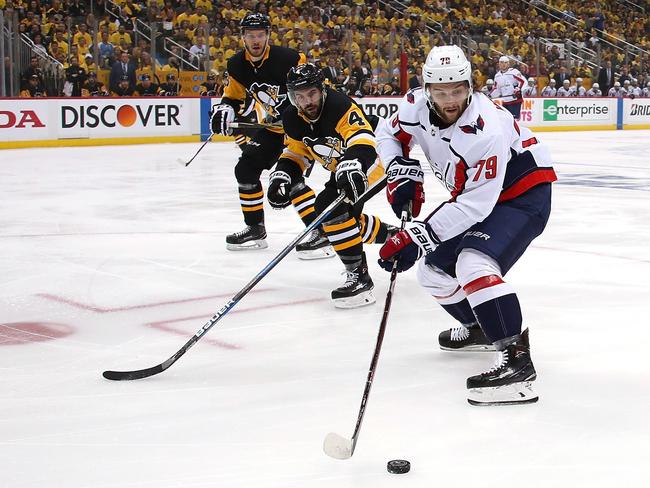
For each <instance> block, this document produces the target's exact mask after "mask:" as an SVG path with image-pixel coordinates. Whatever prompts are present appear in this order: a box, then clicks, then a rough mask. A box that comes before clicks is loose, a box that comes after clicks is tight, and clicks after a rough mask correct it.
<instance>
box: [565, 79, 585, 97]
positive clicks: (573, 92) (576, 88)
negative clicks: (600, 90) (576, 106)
mask: <svg viewBox="0 0 650 488" xmlns="http://www.w3.org/2000/svg"><path fill="white" fill-rule="evenodd" d="M586 94H587V89H586V88H585V87H584V86H582V78H576V84H575V85H573V86H572V87H571V88H569V96H570V97H584V96H585V95H586Z"/></svg>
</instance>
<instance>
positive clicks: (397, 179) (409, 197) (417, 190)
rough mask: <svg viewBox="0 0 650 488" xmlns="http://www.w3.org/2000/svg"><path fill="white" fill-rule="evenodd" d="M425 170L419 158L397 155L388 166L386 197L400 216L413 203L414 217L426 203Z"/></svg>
mask: <svg viewBox="0 0 650 488" xmlns="http://www.w3.org/2000/svg"><path fill="white" fill-rule="evenodd" d="M423 182H424V171H422V167H421V166H420V161H418V160H417V159H410V158H405V157H402V156H397V157H396V158H395V159H393V160H392V161H391V162H390V163H388V167H387V168H386V197H387V198H388V203H390V205H391V207H392V208H393V212H395V215H397V216H398V217H401V215H402V209H403V208H404V207H405V206H406V205H408V204H409V203H411V212H412V215H413V217H417V216H418V215H420V209H421V208H422V204H423V203H424V188H423V186H422V185H423Z"/></svg>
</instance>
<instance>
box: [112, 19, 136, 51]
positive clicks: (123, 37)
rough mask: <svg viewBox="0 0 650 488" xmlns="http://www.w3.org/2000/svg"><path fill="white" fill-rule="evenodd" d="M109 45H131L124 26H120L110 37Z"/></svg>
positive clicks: (131, 42)
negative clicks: (123, 43)
mask: <svg viewBox="0 0 650 488" xmlns="http://www.w3.org/2000/svg"><path fill="white" fill-rule="evenodd" d="M110 41H111V44H113V45H114V46H116V45H121V44H122V42H125V43H126V44H127V45H128V46H132V45H133V41H132V40H131V36H130V35H129V33H128V32H126V28H125V27H124V24H121V25H120V26H119V28H118V29H117V32H115V33H114V34H113V35H111V37H110Z"/></svg>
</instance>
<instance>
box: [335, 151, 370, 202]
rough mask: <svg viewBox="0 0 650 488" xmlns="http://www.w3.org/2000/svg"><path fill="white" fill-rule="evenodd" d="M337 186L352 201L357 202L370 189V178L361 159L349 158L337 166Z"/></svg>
mask: <svg viewBox="0 0 650 488" xmlns="http://www.w3.org/2000/svg"><path fill="white" fill-rule="evenodd" d="M336 187H337V188H338V190H339V193H342V194H344V195H345V197H346V200H349V201H350V203H354V202H356V201H357V200H358V199H359V197H360V196H361V195H362V194H363V193H364V192H365V191H366V190H367V189H368V178H367V177H366V174H365V173H364V172H363V167H362V166H361V161H359V160H358V159H348V160H345V161H341V162H340V163H339V164H338V165H337V166H336Z"/></svg>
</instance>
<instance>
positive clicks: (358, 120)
mask: <svg viewBox="0 0 650 488" xmlns="http://www.w3.org/2000/svg"><path fill="white" fill-rule="evenodd" d="M348 123H349V124H350V125H354V124H357V125H358V126H361V127H363V126H364V125H366V123H365V122H364V121H363V118H362V117H361V115H359V114H358V112H350V115H349V117H348Z"/></svg>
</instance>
